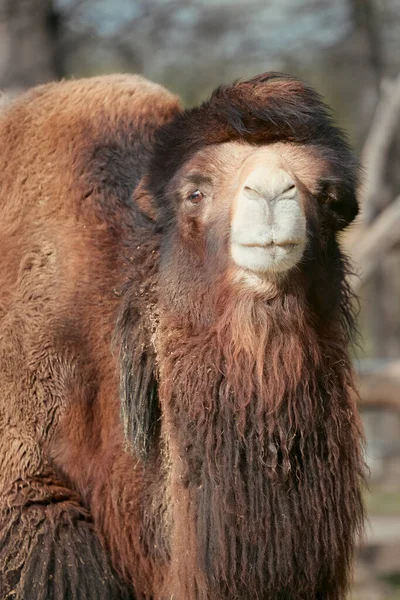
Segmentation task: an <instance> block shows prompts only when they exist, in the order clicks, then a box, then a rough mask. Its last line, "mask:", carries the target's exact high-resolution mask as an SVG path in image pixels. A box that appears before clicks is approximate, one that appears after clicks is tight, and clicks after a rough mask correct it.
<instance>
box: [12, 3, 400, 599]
mask: <svg viewBox="0 0 400 600" xmlns="http://www.w3.org/2000/svg"><path fill="white" fill-rule="evenodd" d="M267 70H282V71H286V72H289V73H292V74H295V75H297V76H300V77H302V78H303V79H305V80H307V81H308V82H309V83H311V84H312V85H313V86H314V87H315V88H316V89H317V90H318V91H319V92H320V93H321V94H322V95H323V96H324V97H325V98H326V100H327V102H328V103H329V104H330V105H331V106H332V108H333V109H334V112H335V115H336V118H337V120H338V122H339V124H340V125H341V126H342V127H343V128H344V129H345V130H346V131H347V132H348V134H349V137H350V140H351V143H352V144H353V146H354V147H355V149H356V151H357V152H358V154H359V155H360V156H361V159H362V163H363V166H364V183H363V186H362V188H361V189H360V202H361V205H362V209H363V214H362V218H361V219H360V220H359V222H358V223H357V224H356V225H355V226H353V227H352V228H351V230H350V231H349V232H348V233H346V234H345V235H344V237H343V240H342V242H343V245H344V247H345V249H346V251H347V252H348V253H349V254H350V255H351V257H352V259H353V262H354V265H355V271H356V274H355V276H354V277H353V278H352V283H353V285H354V287H355V288H356V291H357V293H358V294H359V297H360V315H359V328H360V333H361V335H360V339H359V344H358V345H357V346H355V347H354V348H353V349H352V352H353V356H354V363H355V366H356V369H357V372H358V377H359V387H360V408H361V411H362V416H363V420H364V424H365V430H366V434H367V461H368V464H369V468H370V480H369V487H370V490H369V491H366V502H367V507H368V514H369V525H368V528H367V539H366V541H365V544H364V545H363V546H362V547H361V548H360V550H359V556H358V562H357V569H356V577H355V585H354V590H353V592H352V595H351V599H352V600H381V599H387V600H400V0H334V1H333V0H242V1H241V0H219V1H216V0H0V89H1V90H3V91H6V92H7V93H8V95H16V94H18V93H20V92H21V91H22V90H24V89H26V88H27V87H30V86H32V85H36V84H39V83H42V82H45V81H49V80H53V79H59V78H61V77H80V76H88V75H94V74H98V73H106V72H113V71H124V72H137V73H142V74H144V75H145V76H146V77H148V78H150V79H152V80H154V81H157V82H159V83H162V84H164V85H166V86H167V87H168V88H170V89H171V90H173V91H175V92H177V93H178V94H179V95H180V96H181V97H182V100H183V101H184V103H185V104H186V105H192V104H195V103H197V102H199V101H200V100H202V99H204V98H205V97H206V96H207V95H208V94H209V93H210V92H211V91H212V90H213V88H215V87H216V86H218V85H220V84H221V83H223V82H229V81H232V80H233V79H237V78H247V77H250V76H252V75H255V74H256V73H260V72H263V71H267Z"/></svg>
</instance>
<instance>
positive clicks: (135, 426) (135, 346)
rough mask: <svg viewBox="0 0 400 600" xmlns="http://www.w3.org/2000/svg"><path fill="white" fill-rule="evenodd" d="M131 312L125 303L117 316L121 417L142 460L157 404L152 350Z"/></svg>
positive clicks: (156, 418) (157, 413)
mask: <svg viewBox="0 0 400 600" xmlns="http://www.w3.org/2000/svg"><path fill="white" fill-rule="evenodd" d="M135 313H136V311H135V310H132V309H131V308H130V306H129V304H128V303H127V304H126V305H125V307H124V308H123V310H122V312H121V315H120V318H119V319H118V337H119V340H120V402H121V418H122V424H123V428H124V433H125V437H126V440H127V442H128V445H129V446H131V447H132V450H133V452H134V453H135V454H137V455H138V456H139V457H140V458H142V459H143V460H145V459H146V458H147V456H148V454H149V451H150V449H151V446H152V442H153V440H154V437H155V435H156V434H157V431H158V427H159V421H160V407H159V402H158V386H157V379H156V376H155V355H154V350H153V349H152V347H151V346H150V341H149V340H150V337H149V335H148V332H146V331H145V328H144V327H143V326H142V324H141V326H137V324H138V321H139V318H138V315H137V314H135ZM135 325H136V327H135Z"/></svg>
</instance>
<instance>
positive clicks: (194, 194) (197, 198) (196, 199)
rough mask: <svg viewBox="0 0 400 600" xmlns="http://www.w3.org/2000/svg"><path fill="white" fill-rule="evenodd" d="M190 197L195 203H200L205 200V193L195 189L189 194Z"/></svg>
mask: <svg viewBox="0 0 400 600" xmlns="http://www.w3.org/2000/svg"><path fill="white" fill-rule="evenodd" d="M188 199H189V200H190V202H192V203H193V204H199V203H200V202H201V201H202V200H203V194H202V193H201V192H200V190H195V191H194V192H192V193H191V194H189V196H188Z"/></svg>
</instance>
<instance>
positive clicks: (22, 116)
mask: <svg viewBox="0 0 400 600" xmlns="http://www.w3.org/2000/svg"><path fill="white" fill-rule="evenodd" d="M0 141H1V143H2V148H3V149H4V148H5V149H6V151H4V152H3V154H2V157H1V161H2V162H1V165H0V166H1V169H0V171H1V177H0V198H1V202H2V221H1V224H0V228H1V229H0V234H1V240H2V241H1V250H2V256H3V260H2V262H1V263H0V282H1V286H0V290H1V292H0V318H1V335H0V360H1V367H2V368H1V370H0V390H1V392H2V393H1V395H0V561H1V565H0V589H2V590H6V593H8V594H11V596H10V597H13V596H12V595H13V594H14V597H16V598H18V594H19V596H20V597H21V594H22V597H24V598H25V599H26V600H31V598H32V600H33V599H35V600H37V598H41V597H43V598H45V597H52V594H53V596H54V597H62V595H64V596H65V597H67V596H68V595H70V596H71V597H72V598H74V597H76V598H80V597H85V598H88V599H93V600H95V599H98V598H102V597H104V598H105V597H110V598H116V599H117V598H125V597H132V598H133V597H135V598H138V599H140V598H142V599H146V600H150V599H154V600H164V599H167V598H168V599H170V598H174V599H175V600H228V599H233V598H237V599H239V598H240V599H241V600H257V599H258V600H306V599H307V600H311V599H314V600H341V599H342V598H343V595H344V594H345V591H346V589H347V588H348V585H349V581H350V578H351V561H352V554H353V550H354V544H355V541H356V536H357V533H358V532H359V531H360V529H361V525H362V520H363V508H362V503H361V496H360V489H359V485H360V480H361V478H362V469H363V461H362V454H361V440H362V436H361V433H360V428H359V421H358V417H357V413H356V409H355V406H354V405H353V400H352V398H353V397H354V394H353V377H352V371H351V365H350V361H349V357H348V354H347V344H348V340H349V331H350V329H351V326H352V323H353V316H352V313H351V294H350V292H349V290H348V287H347V285H346V282H345V274H346V263H345V260H344V259H343V257H342V255H341V253H340V250H339V247H338V244H337V240H336V231H337V230H338V229H340V228H341V227H343V226H344V225H346V224H347V223H348V222H350V221H351V220H352V218H353V217H354V215H355V214H356V211H357V203H356V197H355V185H356V182H357V164H356V161H355V159H354V157H353V155H352V154H351V152H350V150H349V148H348V146H347V144H346V142H345V141H344V139H343V137H342V135H341V134H340V132H339V131H338V130H337V129H336V128H335V127H334V125H333V124H332V122H331V120H330V118H329V115H328V113H327V109H326V107H325V106H324V105H323V103H322V102H321V99H320V98H319V96H318V95H317V94H316V93H315V92H313V91H312V90H310V89H309V88H307V87H306V86H304V84H302V83H301V82H299V81H298V80H295V79H293V78H290V77H287V76H284V75H282V74H266V75H262V76H259V77H258V78H255V79H253V80H251V81H249V82H242V83H236V84H233V85H232V86H227V87H225V88H221V89H220V90H217V91H216V92H215V93H214V95H213V96H212V98H211V99H210V100H209V101H207V102H206V103H204V104H203V105H202V106H201V107H199V108H195V109H190V110H188V111H183V112H182V111H181V110H180V107H179V104H178V102H177V100H176V98H175V97H174V96H172V95H171V94H169V93H168V92H167V91H166V90H163V89H162V88H160V87H159V86H155V85H153V84H150V83H149V82H146V81H145V80H143V79H141V78H138V77H128V76H127V77H124V76H113V77H104V78H94V79H88V80H82V81H71V82H61V83H59V84H54V85H50V86H44V87H41V88H38V89H36V90H33V91H32V92H30V93H28V94H27V95H26V96H23V97H22V98H21V99H20V100H18V101H16V102H15V103H12V104H11V105H9V106H8V107H7V108H6V109H5V111H4V113H3V114H2V115H1V118H0ZM226 141H239V142H243V143H250V144H254V145H259V144H265V143H268V144H269V143H274V142H276V141H280V142H283V143H291V144H293V145H294V146H296V147H299V148H303V147H306V148H307V151H308V154H304V156H305V157H307V156H310V157H313V159H312V161H310V169H311V170H312V169H313V164H311V163H314V162H315V163H318V167H319V169H318V170H317V171H318V173H319V176H318V177H319V178H318V181H316V182H315V184H316V186H315V190H313V194H314V195H312V194H311V193H310V191H307V190H306V191H305V192H304V194H305V196H304V197H305V201H306V206H305V210H306V216H307V228H308V245H307V248H306V251H305V255H304V258H303V260H302V262H301V264H300V265H299V266H298V268H297V269H295V270H294V271H293V273H291V274H290V277H289V278H287V280H282V281H277V282H275V283H274V285H272V286H270V287H268V286H267V287H262V286H261V287H260V289H255V288H251V287H248V286H245V285H243V284H240V283H238V282H235V280H234V274H232V272H231V271H230V269H229V268H228V262H229V259H228V253H227V252H226V245H225V244H226V240H227V239H228V237H229V232H228V229H227V223H226V221H224V220H223V219H221V221H220V222H218V223H217V224H215V226H214V227H213V228H211V230H210V231H206V233H205V234H206V236H207V241H208V242H210V247H211V248H217V249H218V253H217V254H216V255H215V256H213V258H212V260H210V259H209V260H206V259H207V255H206V254H204V251H203V250H204V248H203V250H202V252H201V253H198V252H197V250H198V247H200V246H201V244H203V242H204V239H202V240H200V241H199V240H196V239H193V240H190V242H191V243H190V244H187V243H185V242H184V238H182V236H181V235H180V233H181V232H180V230H179V223H180V221H179V219H178V217H177V214H178V210H179V209H178V208H177V204H176V202H175V199H174V198H173V197H172V196H171V195H170V191H169V188H168V184H169V182H170V180H171V178H173V177H179V170H180V168H181V167H182V166H183V164H184V163H185V162H186V161H188V160H190V159H191V158H192V157H194V156H195V155H196V153H197V152H198V151H204V150H207V148H208V147H209V146H212V145H213V146H214V147H215V144H220V143H223V142H226ZM317 171H316V172H317ZM216 240H217V241H218V244H216V243H215V242H216ZM196 244H197V245H196ZM216 257H217V258H218V260H217V259H216ZM116 323H117V335H116V336H115V337H114V345H112V338H113V332H114V328H115V324H116ZM118 355H119V357H118ZM118 361H119V364H118ZM39 550H40V552H39ZM100 573H102V576H101V575H100ZM22 590H23V591H22ZM55 590H56V591H55ZM46 594H47V596H46ZM57 594H58V596H57Z"/></svg>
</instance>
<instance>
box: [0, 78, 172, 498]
mask: <svg viewBox="0 0 400 600" xmlns="http://www.w3.org/2000/svg"><path fill="white" fill-rule="evenodd" d="M177 110H179V104H178V101H177V99H176V98H175V96H173V95H172V94H170V93H169V92H167V91H166V90H164V89H163V88H162V87H160V86H157V85H155V84H152V83H150V82H147V81H146V80H144V79H143V78H141V77H138V76H125V75H114V76H105V77H97V78H93V79H87V80H77V81H64V82H61V83H54V84H49V85H45V86H42V87H39V88H36V89H33V90H31V91H30V92H28V93H27V94H25V95H24V96H21V97H20V98H19V99H17V100H15V101H14V102H12V103H10V104H9V105H8V106H6V107H5V108H4V109H3V111H2V113H1V115H0V147H1V153H0V213H1V219H0V253H1V257H2V259H1V261H0V364H1V370H0V473H1V475H0V493H1V488H2V484H3V485H7V484H9V483H11V481H10V480H15V478H18V477H25V476H27V475H29V474H30V473H33V472H35V468H39V465H40V463H41V462H42V461H43V458H42V457H41V456H40V454H41V449H42V448H43V444H44V438H47V436H48V431H47V429H48V428H49V427H50V425H49V423H51V427H54V425H55V423H56V421H57V418H58V416H57V415H58V414H59V413H60V410H59V409H60V408H61V406H60V405H61V404H63V402H64V401H68V402H69V400H65V397H66V395H68V393H69V392H68V390H70V393H71V396H73V395H74V394H75V395H76V394H79V393H83V392H82V390H80V391H79V389H80V388H79V386H80V385H81V384H82V381H83V380H85V378H86V379H90V381H91V382H92V387H93V389H92V390H91V389H89V388H90V386H89V387H88V386H87V387H86V388H85V391H84V393H85V394H87V395H88V396H90V395H93V394H97V395H98V387H99V386H101V385H103V383H102V382H104V380H105V379H107V377H108V376H109V375H108V374H107V373H102V372H100V373H99V372H98V371H99V370H100V371H101V369H102V368H103V367H101V366H100V363H101V361H103V363H104V364H106V362H107V361H108V362H109V363H110V370H114V371H115V364H114V365H113V364H112V360H113V359H112V356H111V350H110V345H111V335H112V328H113V322H114V318H115V311H116V307H117V305H118V297H117V294H116V293H115V292H116V291H118V289H119V288H120V287H121V285H122V284H123V283H124V276H123V267H124V265H126V262H127V258H129V255H130V253H131V252H132V248H134V245H135V243H136V244H137V239H138V238H137V235H138V233H137V220H136V219H137V217H136V212H135V210H134V208H133V202H132V194H133V191H134V189H135V186H136V185H137V183H138V182H139V180H140V178H141V176H142V173H143V169H144V165H145V162H146V160H147V157H148V153H149V150H150V144H151V138H152V135H153V132H154V130H155V128H156V127H157V125H159V124H161V123H163V122H164V121H166V120H168V119H170V118H171V117H172V115H173V114H174V113H175V112H176V111H177ZM110 377H111V378H112V377H114V375H112V374H111V375H110ZM74 378H75V379H74ZM79 382H80V383H79ZM82 385H83V384H82ZM66 390H67V392H66ZM96 390H97V391H96ZM41 436H43V440H42V439H41ZM22 438H26V440H25V442H24V441H22V443H21V439H22ZM24 456H25V459H24V458H23V457H24ZM27 456H28V457H29V461H28V462H29V465H26V464H25V463H26V461H27V460H28V459H26V457H27ZM24 461H25V462H24ZM5 480H7V482H5Z"/></svg>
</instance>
